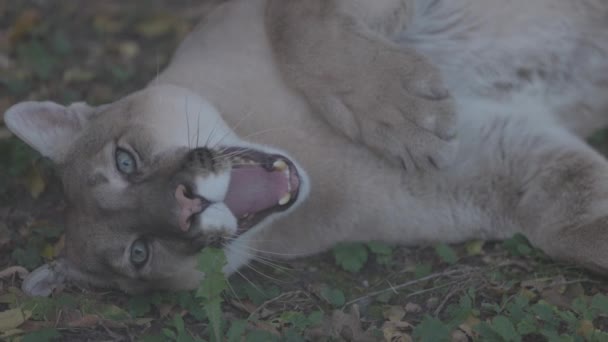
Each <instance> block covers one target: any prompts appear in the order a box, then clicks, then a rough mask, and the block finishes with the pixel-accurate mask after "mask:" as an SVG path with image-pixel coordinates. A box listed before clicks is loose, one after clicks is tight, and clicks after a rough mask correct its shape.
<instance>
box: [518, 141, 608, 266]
mask: <svg viewBox="0 0 608 342" xmlns="http://www.w3.org/2000/svg"><path fill="white" fill-rule="evenodd" d="M566 140H569V139H566ZM529 157H530V158H529V160H528V163H529V165H533V166H532V168H533V169H535V170H534V175H533V176H532V178H531V179H530V180H529V181H528V182H526V183H525V185H526V188H525V189H523V191H522V196H521V200H520V202H519V206H518V210H517V216H518V219H519V223H520V224H521V227H522V231H523V233H524V234H526V235H527V236H528V238H529V239H530V241H531V242H532V243H533V244H534V245H536V246H538V247H539V248H541V249H542V250H543V251H544V252H545V253H547V254H548V255H549V256H551V257H553V258H555V259H559V260H565V261H571V262H574V263H577V264H579V265H582V266H584V267H587V268H589V269H591V270H594V271H599V272H604V273H605V272H608V248H607V246H608V162H607V161H606V160H605V159H604V157H602V156H601V155H599V154H598V153H596V152H595V151H593V150H592V149H591V148H590V147H587V146H586V145H585V144H584V143H583V142H582V141H579V142H575V143H568V142H558V143H556V145H555V146H551V147H547V148H545V149H541V150H540V151H537V152H534V153H532V154H531V155H530V156H529ZM527 167H530V166H527Z"/></svg>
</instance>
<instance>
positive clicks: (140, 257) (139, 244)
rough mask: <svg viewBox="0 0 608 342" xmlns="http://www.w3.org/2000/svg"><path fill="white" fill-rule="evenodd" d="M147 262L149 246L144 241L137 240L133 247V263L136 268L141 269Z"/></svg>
mask: <svg viewBox="0 0 608 342" xmlns="http://www.w3.org/2000/svg"><path fill="white" fill-rule="evenodd" d="M146 261H148V244H147V243H146V241H144V240H141V239H140V240H136V241H135V242H133V244H132V245H131V263H132V264H133V265H134V266H135V267H141V266H143V265H144V264H145V263H146Z"/></svg>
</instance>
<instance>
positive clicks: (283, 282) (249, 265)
mask: <svg viewBox="0 0 608 342" xmlns="http://www.w3.org/2000/svg"><path fill="white" fill-rule="evenodd" d="M246 266H247V267H248V268H249V269H251V270H253V271H254V272H255V273H257V274H259V275H261V276H262V277H264V278H267V279H270V280H272V281H275V282H277V283H281V284H287V282H286V281H284V280H279V279H276V278H274V277H271V276H269V275H267V274H265V273H264V272H262V271H259V270H258V269H256V268H255V267H253V266H252V265H251V264H247V265H246Z"/></svg>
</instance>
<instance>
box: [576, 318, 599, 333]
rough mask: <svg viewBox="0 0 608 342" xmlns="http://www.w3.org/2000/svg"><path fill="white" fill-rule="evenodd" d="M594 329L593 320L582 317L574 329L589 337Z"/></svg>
mask: <svg viewBox="0 0 608 342" xmlns="http://www.w3.org/2000/svg"><path fill="white" fill-rule="evenodd" d="M594 331H595V327H594V326H593V322H592V321H589V320H586V319H583V320H581V321H580V323H579V326H578V328H577V329H576V333H577V334H579V335H581V336H583V337H589V336H591V335H592V334H593V332H594Z"/></svg>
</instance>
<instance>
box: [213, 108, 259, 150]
mask: <svg viewBox="0 0 608 342" xmlns="http://www.w3.org/2000/svg"><path fill="white" fill-rule="evenodd" d="M251 114H253V111H252V110H250V111H249V112H247V113H245V115H243V116H242V117H241V118H240V119H239V120H238V121H237V122H236V123H235V124H234V126H232V127H230V129H229V130H228V131H227V132H226V133H225V134H224V135H223V136H222V137H221V138H220V140H218V141H217V143H215V145H213V148H215V147H217V146H218V145H219V144H220V143H221V142H222V141H224V139H226V137H227V136H228V135H230V133H231V132H235V133H236V129H237V128H238V127H239V126H240V125H241V123H243V122H244V121H245V119H247V118H248V117H249V115H251Z"/></svg>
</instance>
